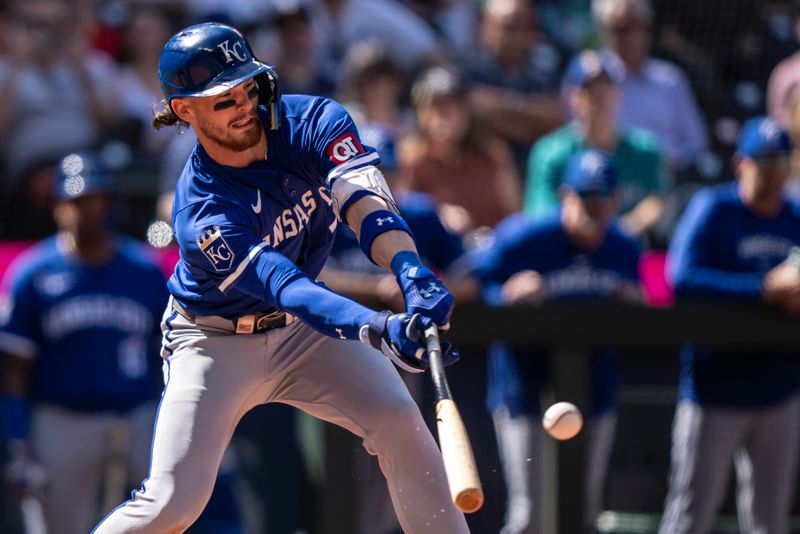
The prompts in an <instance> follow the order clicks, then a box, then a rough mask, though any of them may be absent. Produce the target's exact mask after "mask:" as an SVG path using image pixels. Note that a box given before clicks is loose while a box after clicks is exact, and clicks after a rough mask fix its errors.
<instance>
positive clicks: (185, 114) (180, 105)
mask: <svg viewBox="0 0 800 534" xmlns="http://www.w3.org/2000/svg"><path fill="white" fill-rule="evenodd" d="M170 104H171V105H172V111H173V112H174V113H175V115H177V116H178V118H179V119H181V120H182V121H184V122H188V123H191V122H192V120H193V119H194V113H193V110H192V106H191V104H190V102H189V99H188V98H173V99H172V102H170Z"/></svg>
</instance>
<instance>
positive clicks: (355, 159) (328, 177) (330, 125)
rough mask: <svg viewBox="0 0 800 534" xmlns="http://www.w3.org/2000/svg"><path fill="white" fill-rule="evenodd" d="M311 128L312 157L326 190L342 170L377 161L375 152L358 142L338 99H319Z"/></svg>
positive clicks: (351, 124)
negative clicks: (336, 100)
mask: <svg viewBox="0 0 800 534" xmlns="http://www.w3.org/2000/svg"><path fill="white" fill-rule="evenodd" d="M310 127H311V131H310V133H311V139H310V151H311V157H312V158H313V160H314V164H315V166H316V167H317V169H318V170H319V172H320V174H321V176H323V177H324V179H325V184H326V185H327V186H328V189H329V190H330V189H331V188H332V187H333V184H334V182H335V181H336V180H337V179H338V178H339V177H340V176H341V175H343V174H344V173H346V172H348V171H351V170H354V169H358V168H360V167H364V166H366V165H377V164H378V163H380V157H379V156H378V153H377V152H376V151H375V149H374V148H372V147H370V146H367V145H364V144H363V143H362V142H361V137H360V136H359V134H358V130H357V128H356V125H355V123H354V122H353V119H352V118H351V117H350V115H349V114H348V113H347V111H346V110H345V109H344V107H342V106H341V105H340V104H338V103H337V102H335V101H333V100H330V99H327V98H319V99H318V100H317V101H316V103H315V109H314V112H313V114H312V118H311V121H310Z"/></svg>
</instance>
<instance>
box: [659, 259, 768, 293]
mask: <svg viewBox="0 0 800 534" xmlns="http://www.w3.org/2000/svg"><path fill="white" fill-rule="evenodd" d="M762 284H763V275H762V274H760V273H733V272H728V271H722V270H719V269H712V268H708V267H690V268H686V269H681V270H678V271H676V272H675V274H674V275H673V285H674V286H675V291H676V294H677V295H678V296H679V297H680V296H682V297H714V298H724V299H734V300H751V301H759V300H761V298H762Z"/></svg>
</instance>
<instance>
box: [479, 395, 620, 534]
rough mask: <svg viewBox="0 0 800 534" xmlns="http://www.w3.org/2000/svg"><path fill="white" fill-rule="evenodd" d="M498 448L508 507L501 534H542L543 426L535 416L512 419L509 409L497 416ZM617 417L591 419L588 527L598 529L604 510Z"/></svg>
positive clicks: (588, 426) (588, 429) (613, 414)
mask: <svg viewBox="0 0 800 534" xmlns="http://www.w3.org/2000/svg"><path fill="white" fill-rule="evenodd" d="M492 421H493V422H494V430H495V435H496V436H497V448H498V452H499V455H500V462H501V464H502V466H503V480H504V481H505V484H506V493H507V495H508V496H507V504H506V517H505V524H504V525H503V527H502V529H501V530H500V534H538V533H540V532H543V531H544V529H543V527H542V522H543V514H542V492H541V489H542V488H541V486H542V480H541V477H542V467H543V465H542V458H541V454H542V441H543V440H544V439H546V437H545V434H544V430H543V429H542V424H541V422H540V421H539V420H538V419H537V418H534V417H531V416H529V415H517V416H511V414H509V412H508V409H506V408H498V409H496V410H495V411H494V412H493V413H492ZM616 426H617V414H616V412H615V411H609V412H606V413H603V414H600V415H597V416H593V417H590V418H589V420H588V421H587V424H586V430H585V432H587V434H588V444H587V447H586V487H585V499H586V509H585V510H584V513H585V516H586V522H587V524H594V520H595V519H596V517H597V514H598V513H599V512H600V508H601V505H602V495H603V491H602V490H603V483H604V482H605V478H606V471H607V469H608V459H609V457H610V455H611V446H612V445H613V442H614V430H615V429H616Z"/></svg>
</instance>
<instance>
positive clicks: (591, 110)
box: [573, 76, 619, 123]
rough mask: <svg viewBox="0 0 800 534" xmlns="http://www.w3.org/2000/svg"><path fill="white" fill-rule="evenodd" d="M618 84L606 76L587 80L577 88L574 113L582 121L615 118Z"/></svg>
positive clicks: (601, 120) (610, 119)
mask: <svg viewBox="0 0 800 534" xmlns="http://www.w3.org/2000/svg"><path fill="white" fill-rule="evenodd" d="M618 94H619V93H618V91H617V86H616V85H615V84H614V82H613V81H611V80H610V79H609V78H608V77H606V76H601V77H599V78H595V79H594V80H590V81H588V82H586V84H585V85H584V86H583V87H581V88H580V89H578V90H576V91H575V93H574V98H573V113H574V114H575V117H576V118H577V119H578V120H579V121H581V122H606V123H611V122H612V121H613V120H614V117H615V115H616V110H617V98H618Z"/></svg>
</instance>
